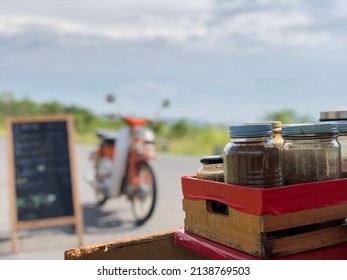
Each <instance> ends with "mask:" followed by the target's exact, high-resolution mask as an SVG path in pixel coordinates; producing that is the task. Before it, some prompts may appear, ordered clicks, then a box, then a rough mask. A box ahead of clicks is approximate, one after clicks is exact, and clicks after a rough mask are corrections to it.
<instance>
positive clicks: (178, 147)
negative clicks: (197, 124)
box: [0, 120, 230, 156]
mask: <svg viewBox="0 0 347 280" xmlns="http://www.w3.org/2000/svg"><path fill="white" fill-rule="evenodd" d="M105 128H108V129H109V128H111V127H105ZM0 137H6V129H5V122H4V121H3V120H0ZM74 138H75V142H76V143H78V144H82V145H97V143H98V139H97V137H96V135H95V132H85V133H77V132H76V133H75V136H74ZM156 138H157V140H160V139H161V140H162V139H165V142H166V143H167V148H166V149H163V147H162V141H157V150H158V151H160V152H167V153H170V154H180V155H194V156H204V155H212V154H216V153H220V152H221V151H222V149H223V148H224V146H225V145H226V144H227V143H228V142H229V141H230V139H229V137H228V133H227V129H226V128H221V127H214V126H210V127H204V128H192V129H190V130H189V131H188V132H187V133H186V134H185V135H184V136H181V137H170V136H166V137H163V136H161V135H156Z"/></svg>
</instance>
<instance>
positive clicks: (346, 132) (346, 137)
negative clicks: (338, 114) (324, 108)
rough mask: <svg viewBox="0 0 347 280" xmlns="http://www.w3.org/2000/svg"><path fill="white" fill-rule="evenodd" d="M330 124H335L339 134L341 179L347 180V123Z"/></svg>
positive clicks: (336, 122) (334, 122) (335, 122)
mask: <svg viewBox="0 0 347 280" xmlns="http://www.w3.org/2000/svg"><path fill="white" fill-rule="evenodd" d="M329 123H333V124H335V125H336V127H337V130H338V133H339V134H338V137H337V140H338V141H339V143H340V145H341V177H342V178H347V121H333V122H329Z"/></svg>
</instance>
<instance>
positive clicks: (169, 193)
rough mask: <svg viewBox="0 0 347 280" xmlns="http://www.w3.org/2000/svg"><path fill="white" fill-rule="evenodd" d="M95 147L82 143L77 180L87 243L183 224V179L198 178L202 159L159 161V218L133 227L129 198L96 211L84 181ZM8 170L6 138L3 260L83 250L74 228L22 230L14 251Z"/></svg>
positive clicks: (0, 194)
mask: <svg viewBox="0 0 347 280" xmlns="http://www.w3.org/2000/svg"><path fill="white" fill-rule="evenodd" d="M92 149H93V147H91V146H80V145H77V146H76V149H75V153H76V157H77V169H78V172H77V176H78V181H79V184H78V189H79V196H80V203H81V205H82V208H83V214H84V245H92V244H98V243H102V242H108V241H112V240H116V239H120V238H125V237H134V236H138V235H143V234H150V233H155V232H161V231H166V230H170V229H176V228H179V227H182V226H183V220H184V212H183V210H182V192H181V182H180V179H181V177H182V176H183V175H192V174H194V173H195V171H196V169H197V168H198V167H199V166H200V163H199V158H197V157H188V156H173V155H168V154H158V157H157V160H156V161H154V162H153V168H154V170H155V173H156V176H157V180H158V187H159V193H158V204H157V208H156V210H155V213H154V215H153V217H152V218H151V219H150V220H149V221H148V222H147V223H146V224H145V225H143V226H140V227H137V226H136V225H135V224H134V223H133V218H132V215H131V208H130V204H129V202H128V201H127V200H126V199H125V198H122V197H121V198H116V199H112V200H109V201H108V202H107V203H106V204H105V206H104V207H102V208H101V209H100V208H96V207H94V193H93V191H92V189H91V188H90V187H89V186H88V185H86V184H85V182H84V181H83V175H85V174H88V173H90V172H92V163H91V162H90V161H88V155H89V153H90V152H91V151H92ZM8 189H9V185H8V166H7V151H6V142H5V139H3V138H0V260H1V259H3V260H11V259H21V260H29V259H32V260H44V259H48V260H61V259H63V258H64V251H65V250H67V249H69V248H75V247H78V239H77V236H76V235H75V234H74V233H73V232H72V231H71V229H70V228H69V227H59V228H48V229H35V230H22V231H19V251H18V252H17V253H15V254H13V253H12V251H11V242H10V223H9V202H8V197H9V195H8Z"/></svg>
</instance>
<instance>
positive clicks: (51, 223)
mask: <svg viewBox="0 0 347 280" xmlns="http://www.w3.org/2000/svg"><path fill="white" fill-rule="evenodd" d="M75 223H76V219H75V217H60V218H52V219H41V220H33V221H27V222H26V221H18V223H17V229H31V228H44V227H59V226H64V225H73V224H75Z"/></svg>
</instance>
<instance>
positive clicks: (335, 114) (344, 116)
mask: <svg viewBox="0 0 347 280" xmlns="http://www.w3.org/2000/svg"><path fill="white" fill-rule="evenodd" d="M319 120H320V121H338V120H347V111H330V112H321V113H320V119H319Z"/></svg>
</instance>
